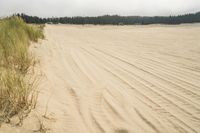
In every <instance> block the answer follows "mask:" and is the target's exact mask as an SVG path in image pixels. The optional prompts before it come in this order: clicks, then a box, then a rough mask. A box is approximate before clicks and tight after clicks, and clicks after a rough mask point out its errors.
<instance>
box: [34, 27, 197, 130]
mask: <svg viewBox="0 0 200 133" xmlns="http://www.w3.org/2000/svg"><path fill="white" fill-rule="evenodd" d="M45 34H46V40H45V41H43V43H42V44H40V45H38V46H37V48H35V50H34V51H35V53H36V55H37V56H38V58H39V60H40V69H41V71H42V73H43V75H44V79H43V80H42V82H41V85H40V88H41V93H40V95H39V99H38V106H37V108H38V110H40V113H44V112H45V111H46V112H47V113H46V117H47V120H46V126H47V127H48V128H50V130H49V132H55V133H199V132H200V25H199V24H194V25H179V26H159V25H152V26H119V27H118V26H90V25H86V26H73V25H57V26H56V25H47V26H46V28H45Z"/></svg>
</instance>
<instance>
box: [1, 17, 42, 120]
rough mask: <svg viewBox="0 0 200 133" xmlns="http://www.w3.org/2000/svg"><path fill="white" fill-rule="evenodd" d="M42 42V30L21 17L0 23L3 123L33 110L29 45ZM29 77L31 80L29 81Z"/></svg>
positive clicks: (33, 62)
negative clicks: (40, 40) (31, 108)
mask: <svg viewBox="0 0 200 133" xmlns="http://www.w3.org/2000/svg"><path fill="white" fill-rule="evenodd" d="M40 38H41V39H43V38H44V35H43V26H36V25H28V24H26V23H25V22H24V21H23V20H22V19H21V18H19V17H10V18H6V19H3V20H0V122H5V121H6V122H8V121H9V119H10V118H11V117H12V116H14V115H17V114H20V113H22V112H23V111H24V110H27V109H30V107H32V105H34V104H35V103H33V102H34V101H35V100H33V98H34V97H36V96H34V95H35V93H34V84H35V82H34V80H28V79H34V78H33V77H30V75H31V74H30V73H29V72H30V70H31V69H33V66H34V64H35V59H34V57H33V56H31V55H30V53H29V45H30V41H33V42H37V41H38V39H40ZM28 77H29V78H28Z"/></svg>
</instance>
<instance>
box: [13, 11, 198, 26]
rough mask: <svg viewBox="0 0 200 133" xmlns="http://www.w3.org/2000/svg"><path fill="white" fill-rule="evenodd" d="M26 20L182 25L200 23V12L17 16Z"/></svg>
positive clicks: (54, 22)
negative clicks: (174, 14) (137, 14)
mask: <svg viewBox="0 0 200 133" xmlns="http://www.w3.org/2000/svg"><path fill="white" fill-rule="evenodd" d="M16 15H17V16H20V17H21V18H22V19H24V21H25V22H27V23H36V24H44V23H53V24H58V23H61V24H100V25H105V24H112V25H135V24H141V25H146V24H181V23H197V22H200V12H198V13H193V14H185V15H178V16H155V17H141V16H118V15H112V16H111V15H105V16H98V17H52V18H39V17H36V16H29V15H26V14H16Z"/></svg>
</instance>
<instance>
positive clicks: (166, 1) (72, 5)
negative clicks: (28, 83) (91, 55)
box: [0, 0, 200, 17]
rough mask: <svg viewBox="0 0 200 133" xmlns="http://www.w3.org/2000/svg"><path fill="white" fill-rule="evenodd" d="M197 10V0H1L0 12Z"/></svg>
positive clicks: (77, 13) (155, 13)
mask: <svg viewBox="0 0 200 133" xmlns="http://www.w3.org/2000/svg"><path fill="white" fill-rule="evenodd" d="M197 11H200V0H0V16H1V17H5V16H8V15H12V14H14V13H26V14H28V15H34V16H39V17H52V16H54V17H62V16H100V15H106V14H109V15H124V16H135V15H138V16H139V15H140V16H161V15H162V16H168V15H178V14H185V13H194V12H197Z"/></svg>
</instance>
